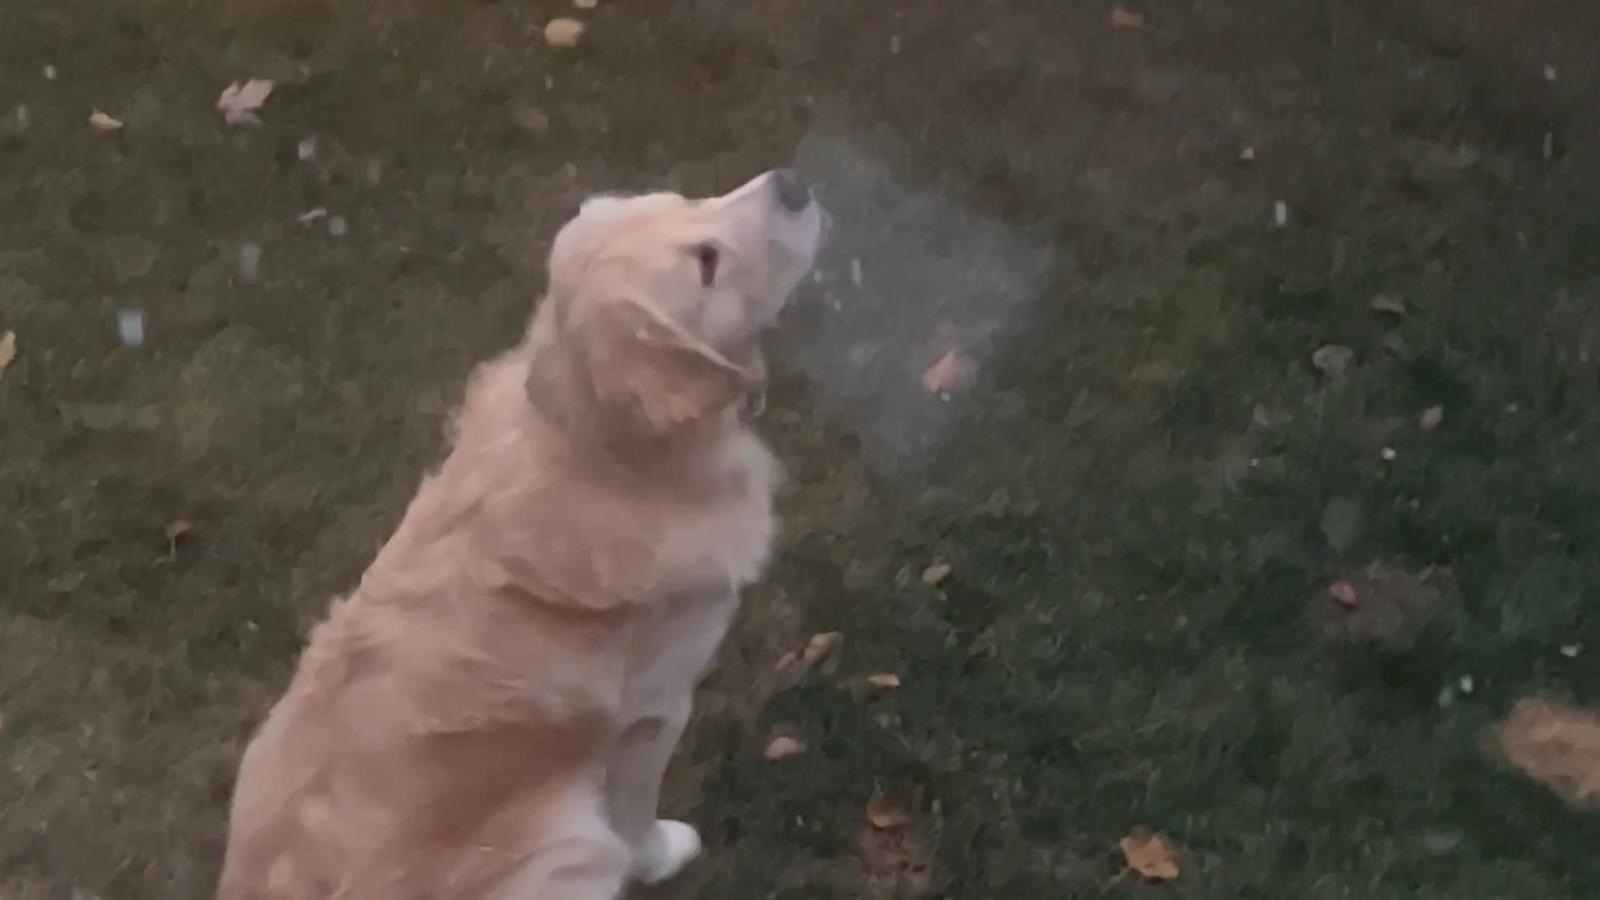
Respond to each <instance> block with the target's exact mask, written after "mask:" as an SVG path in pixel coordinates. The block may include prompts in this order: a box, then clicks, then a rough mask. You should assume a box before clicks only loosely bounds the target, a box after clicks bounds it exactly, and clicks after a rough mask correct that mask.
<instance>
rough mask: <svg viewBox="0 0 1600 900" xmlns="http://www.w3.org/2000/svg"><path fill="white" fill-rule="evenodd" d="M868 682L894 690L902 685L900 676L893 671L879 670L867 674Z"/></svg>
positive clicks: (884, 688)
mask: <svg viewBox="0 0 1600 900" xmlns="http://www.w3.org/2000/svg"><path fill="white" fill-rule="evenodd" d="M867 684H870V685H872V686H873V687H875V688H881V689H883V690H893V689H895V688H897V687H899V686H900V676H899V675H896V674H895V673H893V672H879V673H877V674H875V675H868V676H867Z"/></svg>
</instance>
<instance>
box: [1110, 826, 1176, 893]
mask: <svg viewBox="0 0 1600 900" xmlns="http://www.w3.org/2000/svg"><path fill="white" fill-rule="evenodd" d="M1117 845H1118V846H1119V847H1121V848H1122V856H1123V858H1124V859H1126V860H1127V861H1128V868H1130V869H1132V870H1133V871H1135V872H1138V873H1139V874H1140V875H1142V876H1144V877H1145V878H1148V879H1150V880H1152V881H1171V880H1173V879H1174V878H1177V877H1178V863H1179V861H1180V860H1179V857H1178V851H1177V848H1175V847H1173V846H1172V844H1170V843H1168V841H1167V839H1166V838H1165V837H1163V836H1162V835H1160V834H1158V833H1156V832H1154V831H1151V830H1150V829H1148V828H1142V827H1141V828H1135V829H1133V830H1132V831H1130V832H1128V836H1127V837H1125V838H1123V839H1122V840H1120V841H1118V842H1117Z"/></svg>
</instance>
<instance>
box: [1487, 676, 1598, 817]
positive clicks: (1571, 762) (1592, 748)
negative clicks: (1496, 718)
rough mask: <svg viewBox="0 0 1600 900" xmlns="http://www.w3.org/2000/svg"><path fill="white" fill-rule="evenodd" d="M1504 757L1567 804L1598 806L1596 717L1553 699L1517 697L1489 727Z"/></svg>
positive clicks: (1584, 710)
mask: <svg viewBox="0 0 1600 900" xmlns="http://www.w3.org/2000/svg"><path fill="white" fill-rule="evenodd" d="M1494 736H1495V742H1496V743H1497V744H1498V746H1499V750H1500V753H1501V754H1502V755H1503V756H1504V757H1505V759H1506V760H1507V761H1508V762H1510V763H1511V765H1513V766H1515V767H1516V768H1517V769H1518V770H1519V771H1521V772H1522V773H1523V774H1524V775H1527V776H1528V777H1529V778H1532V779H1534V780H1535V781H1538V782H1540V783H1542V784H1544V785H1545V786H1546V787H1549V788H1550V789H1551V790H1553V791H1555V792H1556V793H1557V794H1559V795H1561V797H1562V798H1563V799H1565V800H1566V801H1567V802H1568V803H1572V804H1574V805H1577V806H1585V807H1594V806H1600V715H1597V714H1596V713H1594V712H1593V711H1591V710H1587V709H1581V708H1579V707H1576V706H1569V705H1567V704H1565V703H1560V702H1557V701H1554V700H1547V699H1543V698H1539V697H1528V698H1524V699H1522V700H1519V701H1517V704H1516V705H1515V706H1513V707H1512V708H1511V712H1510V713H1509V714H1508V715H1507V716H1506V718H1505V721H1503V722H1501V723H1500V725H1499V726H1498V727H1497V728H1496V729H1495V734H1494Z"/></svg>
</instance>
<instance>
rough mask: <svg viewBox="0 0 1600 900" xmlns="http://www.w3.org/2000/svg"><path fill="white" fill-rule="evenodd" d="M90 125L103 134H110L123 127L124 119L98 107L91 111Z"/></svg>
mask: <svg viewBox="0 0 1600 900" xmlns="http://www.w3.org/2000/svg"><path fill="white" fill-rule="evenodd" d="M89 127H90V128H93V129H94V130H95V131H98V132H101V133H103V134H110V133H111V132H113V131H120V130H121V129H122V120H121V119H118V118H115V117H113V116H108V115H106V114H105V113H103V112H101V111H100V110H98V109H97V110H94V111H93V112H91V113H89Z"/></svg>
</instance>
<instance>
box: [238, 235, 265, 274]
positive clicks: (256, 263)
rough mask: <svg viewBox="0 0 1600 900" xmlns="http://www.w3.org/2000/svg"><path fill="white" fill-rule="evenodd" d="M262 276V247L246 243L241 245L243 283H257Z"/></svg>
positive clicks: (240, 258)
mask: <svg viewBox="0 0 1600 900" xmlns="http://www.w3.org/2000/svg"><path fill="white" fill-rule="evenodd" d="M260 274H261V245H260V244H256V243H245V244H241V245H239V278H240V279H241V280H243V281H255V280H256V276H258V275H260Z"/></svg>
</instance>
